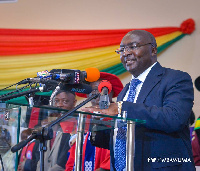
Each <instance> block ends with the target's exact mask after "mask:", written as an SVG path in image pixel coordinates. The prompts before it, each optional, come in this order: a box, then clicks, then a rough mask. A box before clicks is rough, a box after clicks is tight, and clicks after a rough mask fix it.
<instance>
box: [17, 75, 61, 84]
mask: <svg viewBox="0 0 200 171" xmlns="http://www.w3.org/2000/svg"><path fill="white" fill-rule="evenodd" d="M27 83H42V84H58V81H55V80H50V79H45V78H39V77H35V78H27V79H25V80H22V81H20V82H18V85H20V84H27Z"/></svg>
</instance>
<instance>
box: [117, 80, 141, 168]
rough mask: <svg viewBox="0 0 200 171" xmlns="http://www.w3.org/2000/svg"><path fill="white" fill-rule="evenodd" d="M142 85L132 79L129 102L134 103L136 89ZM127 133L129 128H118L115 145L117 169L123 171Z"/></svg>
mask: <svg viewBox="0 0 200 171" xmlns="http://www.w3.org/2000/svg"><path fill="white" fill-rule="evenodd" d="M140 83H141V81H140V80H139V79H132V80H131V83H130V90H129V94H128V98H127V101H128V102H134V99H135V94H136V87H137V86H138V85H139V84H140ZM126 132H127V126H126V125H125V126H122V127H118V131H117V136H116V144H115V168H116V170H117V171H123V169H125V168H126Z"/></svg>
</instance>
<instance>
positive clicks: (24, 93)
mask: <svg viewBox="0 0 200 171" xmlns="http://www.w3.org/2000/svg"><path fill="white" fill-rule="evenodd" d="M43 89H44V87H38V88H35V89H30V90H28V91H25V92H20V93H18V94H12V95H8V96H5V97H0V100H3V101H5V100H10V99H13V98H17V97H20V96H23V95H26V94H31V93H35V92H38V91H43Z"/></svg>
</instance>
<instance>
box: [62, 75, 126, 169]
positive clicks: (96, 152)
mask: <svg viewBox="0 0 200 171" xmlns="http://www.w3.org/2000/svg"><path fill="white" fill-rule="evenodd" d="M102 80H107V81H109V82H110V83H111V85H112V91H111V92H110V94H109V101H110V103H113V100H112V99H113V98H114V97H117V96H118V94H119V93H120V92H121V90H122V89H123V84H122V82H121V81H120V79H119V78H118V77H117V76H116V75H113V74H109V73H105V72H100V78H99V80H98V81H95V82H92V83H90V85H91V87H92V92H91V93H90V94H89V96H92V95H94V94H97V93H99V91H98V86H99V84H100V83H101V81H102ZM77 96H79V97H84V98H86V97H87V95H86V94H81V93H77ZM99 100H100V98H99V97H98V98H96V99H93V100H92V101H91V104H92V106H96V105H99ZM90 136H91V133H90V132H88V133H87V134H86V135H85V137H84V143H83V156H82V170H83V171H84V170H88V169H89V170H95V171H107V170H110V150H108V149H103V148H98V147H95V146H92V144H91V142H90ZM71 145H72V147H71V149H70V151H71V152H70V156H69V158H68V161H67V164H66V168H65V171H71V170H73V168H74V162H75V147H76V144H75V142H74V144H71Z"/></svg>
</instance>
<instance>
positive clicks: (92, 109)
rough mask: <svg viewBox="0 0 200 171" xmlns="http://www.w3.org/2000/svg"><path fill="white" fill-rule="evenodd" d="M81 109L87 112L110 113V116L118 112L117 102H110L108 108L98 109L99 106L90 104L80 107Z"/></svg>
mask: <svg viewBox="0 0 200 171" xmlns="http://www.w3.org/2000/svg"><path fill="white" fill-rule="evenodd" d="M81 110H82V111H84V112H89V113H96V112H100V114H104V115H110V116H115V115H117V114H118V106H117V103H111V104H110V106H109V108H108V109H100V108H99V106H91V107H85V108H82V109H81Z"/></svg>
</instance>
